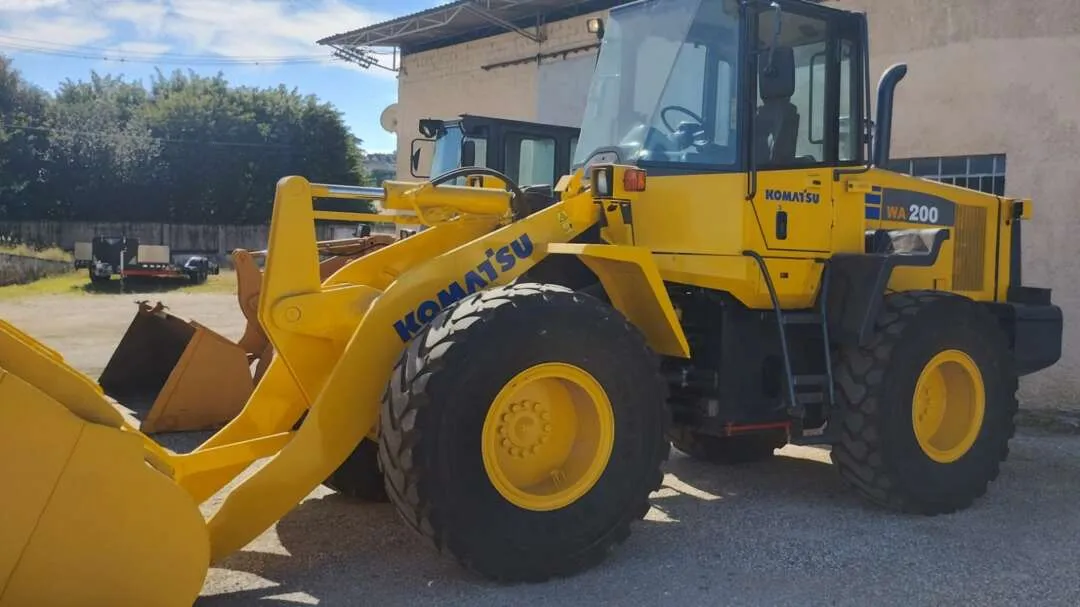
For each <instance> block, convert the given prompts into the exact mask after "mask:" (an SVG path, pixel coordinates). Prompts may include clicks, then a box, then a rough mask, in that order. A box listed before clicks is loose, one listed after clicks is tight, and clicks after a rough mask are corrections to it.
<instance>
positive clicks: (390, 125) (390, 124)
mask: <svg viewBox="0 0 1080 607" xmlns="http://www.w3.org/2000/svg"><path fill="white" fill-rule="evenodd" d="M379 124H381V125H382V128H383V129H385V130H386V132H387V133H397V127H398V104H396V103H392V104H390V105H389V106H387V108H386V109H385V110H383V113H382V116H379Z"/></svg>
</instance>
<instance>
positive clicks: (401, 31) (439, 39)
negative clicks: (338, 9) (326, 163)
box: [318, 0, 626, 54]
mask: <svg viewBox="0 0 1080 607" xmlns="http://www.w3.org/2000/svg"><path fill="white" fill-rule="evenodd" d="M619 4H626V0H622V1H619V0H458V1H456V2H450V3H447V4H443V5H441V6H436V7H435V8H430V9H427V10H424V11H421V12H418V13H413V14H411V15H405V16H403V17H398V18H397V19H392V20H390V21H384V22H382V23H376V24H374V25H369V26H368V27H364V28H360V29H356V30H352V31H348V32H344V33H341V34H335V35H333V36H328V37H326V38H323V39H322V40H319V41H318V44H322V45H325V46H331V47H336V48H350V47H351V48H363V47H396V48H398V49H400V50H401V52H402V53H404V54H408V53H418V52H421V51H428V50H432V49H437V48H442V47H446V46H452V45H455V44H461V43H463V42H469V41H472V40H479V39H481V38H487V37H489V36H494V35H496V34H502V33H505V32H508V31H514V32H518V33H519V34H521V35H523V36H525V37H527V38H530V39H533V40H536V41H538V42H539V41H540V40H539V38H537V34H536V31H537V30H536V29H532V30H528V29H526V28H535V26H536V25H537V24H538V23H549V22H551V21H560V20H562V19H568V18H570V17H575V16H578V15H583V14H587V13H591V12H595V11H601V10H606V9H609V8H611V7H613V6H617V5H619Z"/></svg>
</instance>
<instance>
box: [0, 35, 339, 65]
mask: <svg viewBox="0 0 1080 607" xmlns="http://www.w3.org/2000/svg"><path fill="white" fill-rule="evenodd" d="M0 48H8V49H11V50H17V51H21V52H25V53H35V54H39V55H50V56H54V57H66V58H69V59H93V60H97V61H113V62H116V63H153V64H159V65H210V66H212V65H330V64H333V63H340V62H341V61H340V60H338V59H336V58H334V57H332V56H328V57H310V58H287V57H286V58H276V57H267V58H265V59H232V58H228V57H221V58H211V57H207V58H206V59H184V58H171V57H157V58H155V57H124V56H116V55H114V56H109V55H106V54H101V55H97V54H91V53H82V52H74V51H62V50H53V49H42V48H34V47H30V46H23V45H16V44H11V43H6V42H3V41H0Z"/></svg>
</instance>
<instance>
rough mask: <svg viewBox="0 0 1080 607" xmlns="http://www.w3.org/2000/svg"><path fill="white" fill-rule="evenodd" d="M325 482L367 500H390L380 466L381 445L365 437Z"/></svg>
mask: <svg viewBox="0 0 1080 607" xmlns="http://www.w3.org/2000/svg"><path fill="white" fill-rule="evenodd" d="M323 484H324V485H326V486H327V487H329V488H331V489H333V490H334V491H337V492H338V493H340V494H342V495H344V496H345V497H349V498H352V499H356V500H362V501H367V502H388V501H390V498H389V497H387V495H386V486H385V481H384V479H383V473H382V470H381V469H380V468H379V445H378V444H377V443H376V442H375V441H373V440H371V439H369V438H365V439H363V440H361V441H360V444H358V445H356V449H354V450H353V452H352V453H351V454H349V457H348V459H346V460H345V461H344V462H342V463H341V465H340V466H338V467H337V470H334V472H333V473H332V474H331V475H330V477H329V478H327V479H326V480H325V481H323Z"/></svg>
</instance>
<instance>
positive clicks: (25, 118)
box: [0, 57, 372, 223]
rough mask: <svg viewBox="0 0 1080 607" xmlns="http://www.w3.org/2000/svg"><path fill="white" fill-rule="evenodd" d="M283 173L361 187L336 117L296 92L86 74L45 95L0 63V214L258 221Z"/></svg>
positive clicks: (188, 78) (194, 78)
mask: <svg viewBox="0 0 1080 607" xmlns="http://www.w3.org/2000/svg"><path fill="white" fill-rule="evenodd" d="M285 175H303V176H304V177H307V178H308V179H310V180H311V181H314V182H323V183H344V184H365V183H371V182H372V179H371V176H370V175H368V174H367V173H366V172H365V171H364V167H363V150H362V149H361V142H360V141H359V140H358V139H357V138H355V137H354V136H353V135H352V133H351V132H350V131H349V128H348V127H347V126H346V125H345V123H344V121H343V119H342V115H341V113H340V112H339V111H338V110H336V109H335V108H334V107H333V106H332V105H330V104H328V103H325V102H322V101H320V100H319V99H317V98H316V97H314V96H312V95H302V94H301V93H300V92H299V91H297V90H296V89H290V88H287V87H285V86H284V85H281V86H277V87H269V88H252V87H234V86H231V85H229V83H228V81H227V80H225V78H224V77H223V76H222V75H221V74H217V75H215V76H200V75H198V74H195V73H193V72H188V73H183V72H181V71H175V72H173V73H171V74H169V75H165V74H163V73H162V72H160V71H158V72H157V73H156V75H155V76H154V77H153V78H152V79H151V81H150V83H149V86H144V85H143V84H142V83H140V82H129V81H126V80H124V79H123V78H119V77H113V76H109V75H105V76H102V75H99V74H97V73H94V72H92V73H91V74H90V77H89V79H88V80H86V81H73V80H70V79H69V80H66V81H65V82H63V83H61V85H60V86H59V88H58V90H57V91H56V94H55V95H54V96H52V97H50V96H49V95H47V94H46V93H44V92H43V91H41V90H40V89H36V88H34V87H31V86H29V85H28V84H27V83H26V82H25V81H24V80H23V79H22V78H21V77H20V76H19V74H18V72H16V71H15V70H14V69H12V67H11V62H10V61H9V60H7V59H5V58H2V57H0V218H10V219H35V218H52V219H81V220H97V221H162V222H190V223H264V222H267V221H269V219H270V214H271V211H272V209H273V196H274V186H275V184H276V183H277V181H278V180H279V179H280V178H281V177H283V176H285ZM351 208H358V210H363V211H370V210H371V205H370V204H360V205H352V207H351Z"/></svg>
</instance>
